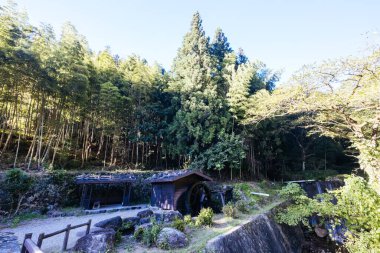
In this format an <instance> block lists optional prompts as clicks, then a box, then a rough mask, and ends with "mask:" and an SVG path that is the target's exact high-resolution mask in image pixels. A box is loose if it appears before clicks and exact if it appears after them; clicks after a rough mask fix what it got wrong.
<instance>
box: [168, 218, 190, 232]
mask: <svg viewBox="0 0 380 253" xmlns="http://www.w3.org/2000/svg"><path fill="white" fill-rule="evenodd" d="M186 224H187V223H186V221H184V220H182V219H179V218H176V219H175V220H174V221H173V222H172V227H173V228H175V229H177V230H179V231H182V232H183V231H185V227H186Z"/></svg>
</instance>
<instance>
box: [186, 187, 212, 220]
mask: <svg viewBox="0 0 380 253" xmlns="http://www.w3.org/2000/svg"><path fill="white" fill-rule="evenodd" d="M210 200H211V194H210V190H209V188H208V187H207V186H206V185H205V184H204V183H202V182H198V183H195V184H193V185H192V186H191V187H190V189H189V190H188V191H187V198H186V209H187V213H189V214H191V215H192V216H195V215H198V214H199V212H200V210H201V209H202V208H204V207H208V206H209V204H210V203H209V202H210Z"/></svg>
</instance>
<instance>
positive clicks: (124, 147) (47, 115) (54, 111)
mask: <svg viewBox="0 0 380 253" xmlns="http://www.w3.org/2000/svg"><path fill="white" fill-rule="evenodd" d="M278 78H279V75H278V74H277V73H273V72H272V71H271V70H269V69H268V68H267V67H266V66H265V64H263V63H262V62H259V61H257V60H249V59H248V58H247V56H246V55H245V54H244V51H243V50H242V49H238V50H237V51H234V50H233V49H232V48H231V47H230V44H229V42H228V40H227V37H226V36H225V35H224V33H223V31H222V30H221V29H217V30H216V32H215V36H214V37H213V39H212V40H210V38H209V37H207V36H206V35H205V32H204V30H203V27H202V20H201V18H200V16H199V14H198V13H195V14H194V16H193V19H192V22H191V27H190V30H189V32H188V33H187V34H186V35H185V36H184V40H183V44H182V46H181V47H180V48H179V49H178V53H177V56H176V58H175V59H174V61H173V66H172V69H171V71H166V70H165V69H164V68H163V67H162V66H160V65H158V64H153V65H149V64H148V63H147V61H146V60H144V59H143V58H140V57H139V56H137V55H132V56H129V57H127V58H121V57H119V56H118V55H115V54H112V52H111V49H110V48H106V49H105V50H103V51H100V52H94V51H92V50H91V49H90V48H89V45H88V42H87V41H86V38H85V37H84V36H82V35H81V34H79V33H78V31H77V30H76V29H75V27H74V26H73V25H72V24H70V23H66V24H65V25H64V26H63V28H62V31H61V34H60V36H58V37H57V36H56V35H55V33H54V31H53V29H52V27H51V26H49V25H46V24H44V25H41V26H38V27H36V26H33V25H31V24H30V23H29V21H28V18H27V14H26V13H23V12H20V11H18V10H17V6H15V5H14V4H12V3H10V4H8V5H6V6H1V9H0V134H1V136H0V161H1V164H3V166H4V165H5V166H7V167H23V168H25V169H33V168H38V169H40V168H45V169H46V168H56V167H57V168H66V169H67V168H76V169H79V168H84V167H86V166H89V165H91V166H93V165H94V166H103V167H106V166H114V165H128V166H133V167H136V168H180V167H183V166H185V167H194V168H195V167H196V168H201V169H211V170H217V171H219V172H221V171H224V170H225V169H229V170H226V171H228V172H227V173H228V174H231V177H232V173H233V170H236V171H240V176H241V173H242V168H244V169H246V171H248V173H249V175H253V176H259V175H266V176H267V174H268V171H270V170H271V169H273V168H276V169H275V171H278V170H281V171H284V170H287V169H288V168H290V167H294V164H295V163H297V164H301V163H302V170H305V166H306V165H305V164H306V159H308V162H309V165H308V166H309V167H310V166H311V167H313V169H319V168H321V166H322V165H321V163H320V160H321V159H322V160H323V159H324V160H323V163H324V168H325V169H326V166H327V163H331V164H332V163H334V162H335V161H336V160H337V159H338V160H339V157H343V160H344V159H345V160H347V159H348V158H347V157H346V156H345V155H344V154H343V152H344V150H345V149H346V147H347V145H346V144H344V140H343V144H341V143H336V142H333V141H332V140H331V139H328V138H325V137H316V136H315V135H314V136H313V135H308V134H307V133H306V131H305V130H304V128H303V125H302V124H303V123H300V124H293V123H292V124H291V126H290V125H289V124H288V125H287V124H284V122H289V121H279V120H277V119H270V120H266V121H263V122H260V123H259V124H258V123H255V124H254V125H249V124H248V125H247V124H245V123H244V121H245V120H246V112H247V110H248V109H249V108H250V107H251V106H250V103H252V99H251V97H252V96H253V95H254V94H256V93H257V92H258V91H261V90H266V91H268V92H272V91H273V90H274V88H275V84H276V82H277V81H278ZM292 117H293V116H292ZM288 120H289V118H288ZM311 144H312V145H311ZM285 146H286V147H285ZM294 146H295V147H300V148H301V149H297V150H295V149H294ZM321 146H323V148H324V154H322V153H318V152H317V151H316V150H318V149H319V148H318V147H321ZM310 147H314V149H312V148H310ZM309 148H310V149H309ZM301 151H302V152H301ZM301 153H302V156H301V155H300V154H301ZM327 153H328V154H327ZM326 154H327V155H326ZM294 157H297V159H294ZM300 157H302V158H300ZM308 157H310V158H308ZM337 157H338V158H337ZM301 160H302V161H301ZM341 160H342V159H341ZM348 160H349V159H348ZM349 162H352V161H351V160H349ZM291 163H293V164H291ZM317 163H319V164H317ZM297 166H298V167H297V168H300V169H301V166H299V165H297ZM322 167H323V166H322ZM243 173H244V172H243ZM276 173H277V172H274V174H276Z"/></svg>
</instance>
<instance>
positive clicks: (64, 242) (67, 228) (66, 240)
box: [62, 224, 71, 251]
mask: <svg viewBox="0 0 380 253" xmlns="http://www.w3.org/2000/svg"><path fill="white" fill-rule="evenodd" d="M70 230H71V224H69V225H67V227H66V232H65V238H64V239H63V246H62V251H65V250H66V249H67V243H68V242H69V235H70Z"/></svg>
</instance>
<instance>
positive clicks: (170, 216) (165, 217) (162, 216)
mask: <svg viewBox="0 0 380 253" xmlns="http://www.w3.org/2000/svg"><path fill="white" fill-rule="evenodd" d="M154 217H155V220H156V221H158V222H162V223H169V222H172V221H174V220H175V219H181V220H182V219H183V216H182V214H181V213H180V212H178V211H172V210H158V211H156V212H154Z"/></svg>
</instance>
